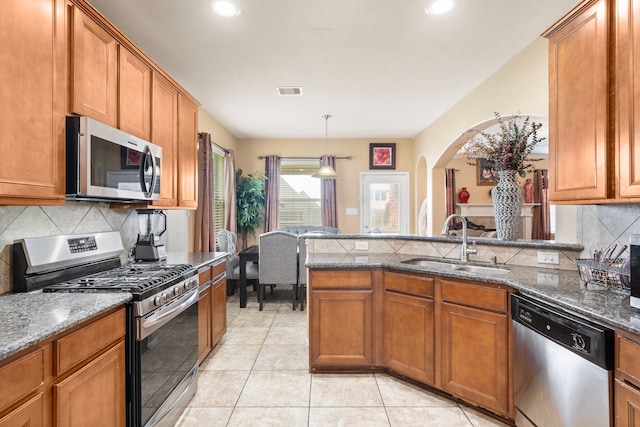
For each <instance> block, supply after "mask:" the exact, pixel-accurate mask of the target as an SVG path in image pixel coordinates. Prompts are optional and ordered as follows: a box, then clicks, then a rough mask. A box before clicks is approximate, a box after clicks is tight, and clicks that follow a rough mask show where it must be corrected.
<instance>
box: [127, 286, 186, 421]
mask: <svg viewBox="0 0 640 427" xmlns="http://www.w3.org/2000/svg"><path fill="white" fill-rule="evenodd" d="M135 324H136V340H135V342H134V343H133V346H134V351H133V361H134V364H135V365H136V367H137V369H133V370H132V371H131V372H130V375H131V381H132V384H133V386H132V388H133V391H134V393H133V395H134V396H135V398H134V399H133V402H130V404H131V405H132V408H130V410H132V411H133V412H134V414H135V417H134V420H133V421H132V423H131V424H132V425H133V426H136V427H137V426H164V425H167V426H173V425H174V424H175V422H176V421H177V420H178V418H179V417H180V414H181V413H182V411H183V410H184V408H185V407H186V405H187V403H188V402H189V401H190V400H191V397H193V395H194V394H195V391H196V388H197V379H196V378H197V372H198V288H197V287H196V288H194V289H192V290H190V291H189V292H187V293H185V294H184V295H182V297H181V298H178V299H177V300H174V301H172V302H171V303H170V304H168V305H166V306H163V307H161V308H160V309H157V310H155V311H153V312H152V313H150V314H148V315H147V316H144V317H139V318H137V319H136V321H135ZM130 420H131V418H130Z"/></svg>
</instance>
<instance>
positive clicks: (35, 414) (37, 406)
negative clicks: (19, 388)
mask: <svg viewBox="0 0 640 427" xmlns="http://www.w3.org/2000/svg"><path fill="white" fill-rule="evenodd" d="M49 412H50V411H49ZM44 421H45V397H44V393H38V394H37V395H35V396H34V397H33V398H31V399H29V400H28V401H27V402H25V403H24V404H22V405H20V406H19V407H18V408H16V409H14V410H13V411H11V412H10V413H8V414H7V415H5V416H4V417H2V418H1V419H0V427H30V426H34V427H36V426H43V425H45V423H44Z"/></svg>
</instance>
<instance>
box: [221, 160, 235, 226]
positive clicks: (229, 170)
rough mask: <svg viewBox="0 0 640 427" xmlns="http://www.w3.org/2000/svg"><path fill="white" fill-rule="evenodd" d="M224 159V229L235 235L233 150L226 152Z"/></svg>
mask: <svg viewBox="0 0 640 427" xmlns="http://www.w3.org/2000/svg"><path fill="white" fill-rule="evenodd" d="M224 157H225V162H224V200H225V204H224V227H225V228H226V229H227V230H229V231H231V232H233V233H235V232H236V231H237V230H238V222H237V217H236V211H237V207H236V156H235V153H234V151H233V150H228V151H227V152H226V154H225V155H224Z"/></svg>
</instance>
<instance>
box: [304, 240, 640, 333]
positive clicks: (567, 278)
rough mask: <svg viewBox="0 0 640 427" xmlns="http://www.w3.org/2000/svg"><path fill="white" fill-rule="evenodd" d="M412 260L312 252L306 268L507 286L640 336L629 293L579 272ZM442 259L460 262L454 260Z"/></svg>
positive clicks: (637, 315) (384, 255)
mask: <svg viewBox="0 0 640 427" xmlns="http://www.w3.org/2000/svg"><path fill="white" fill-rule="evenodd" d="M411 258H416V255H411V254H397V253H382V254H377V253H371V252H368V253H363V254H360V253H312V254H308V256H307V262H306V264H305V265H306V266H307V267H308V268H316V269H345V268H391V269H394V270H399V271H406V272H412V273H422V274H434V275H438V276H445V277H453V278H458V279H468V280H475V281H479V282H485V283H499V284H505V285H508V286H511V287H512V288H514V289H516V290H518V291H520V292H522V293H525V294H529V295H531V296H535V297H538V298H539V299H541V300H542V301H546V302H548V303H550V304H552V305H556V306H559V307H563V308H565V309H567V310H569V311H571V312H574V313H577V314H580V315H583V316H585V317H587V318H591V319H593V320H595V321H597V322H599V323H603V324H605V325H608V326H610V327H613V328H619V329H622V330H625V331H628V332H632V333H635V334H640V310H639V309H635V308H633V307H631V306H630V305H629V293H628V292H626V291H625V290H622V289H616V288H608V287H604V286H599V285H592V284H584V283H582V281H581V280H580V276H579V273H578V272H577V271H574V270H560V269H547V268H537V267H525V266H519V265H502V267H505V268H508V269H509V272H508V273H507V274H500V275H481V274H472V273H468V272H465V271H460V270H445V269H435V268H429V267H418V266H414V265H411V264H405V263H403V261H406V260H409V259H411ZM434 259H437V258H434ZM439 260H441V261H446V262H454V263H455V262H459V260H457V259H452V258H446V259H443V258H440V259H439ZM483 265H486V264H483ZM498 266H501V265H498Z"/></svg>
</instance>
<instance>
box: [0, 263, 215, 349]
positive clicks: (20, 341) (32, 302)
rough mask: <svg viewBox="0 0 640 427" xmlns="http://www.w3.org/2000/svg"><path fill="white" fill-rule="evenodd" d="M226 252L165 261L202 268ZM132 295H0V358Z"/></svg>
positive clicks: (45, 338)
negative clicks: (0, 321)
mask: <svg viewBox="0 0 640 427" xmlns="http://www.w3.org/2000/svg"><path fill="white" fill-rule="evenodd" d="M226 256H227V254H226V252H198V253H196V252H171V253H169V254H167V260H166V261H165V262H166V263H168V264H189V265H192V266H194V267H196V268H198V269H201V268H205V267H207V266H209V265H211V264H213V263H214V262H216V261H217V260H219V259H220V258H224V257H226ZM130 299H131V294H129V293H126V292H122V293H118V292H114V293H58V292H54V293H43V292H42V291H36V292H28V293H15V294H5V295H0V319H2V327H1V328H0V360H1V359H4V358H6V357H9V356H11V355H13V354H16V353H18V352H19V351H22V350H24V349H26V348H28V347H30V346H32V345H35V344H37V343H39V342H42V341H45V340H47V339H48V338H50V337H52V336H54V335H57V334H59V333H60V332H64V331H65V330H67V329H69V328H71V327H73V326H75V325H78V324H80V323H82V322H84V321H86V320H89V319H91V318H92V317H95V316H97V315H99V314H102V313H104V312H106V311H108V310H110V309H112V308H115V307H119V306H122V305H123V304H124V303H126V302H127V301H129V300H130Z"/></svg>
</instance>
